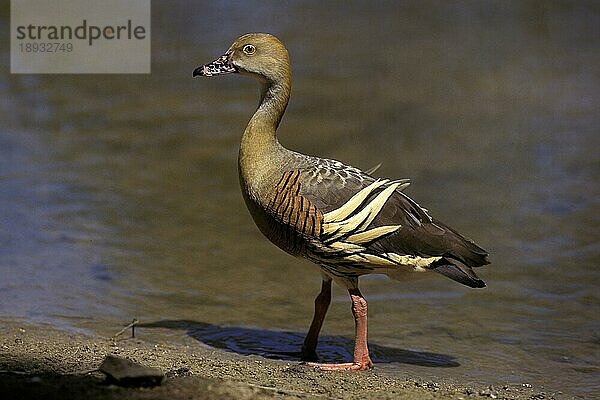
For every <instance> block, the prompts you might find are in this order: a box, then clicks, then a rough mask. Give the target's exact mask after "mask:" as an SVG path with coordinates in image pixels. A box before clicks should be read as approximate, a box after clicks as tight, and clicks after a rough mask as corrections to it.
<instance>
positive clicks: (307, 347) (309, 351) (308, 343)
mask: <svg viewBox="0 0 600 400" xmlns="http://www.w3.org/2000/svg"><path fill="white" fill-rule="evenodd" d="M330 303H331V279H329V280H325V279H324V280H323V283H322V284H321V293H319V295H318V296H317V297H316V298H315V315H314V317H313V320H312V323H311V324H310V328H309V329H308V333H307V334H306V338H305V339H304V344H303V345H302V353H301V358H302V360H304V361H316V360H318V359H319V358H318V357H317V343H318V342H319V332H320V331H321V327H322V326H323V320H324V319H325V314H327V309H328V308H329V304H330Z"/></svg>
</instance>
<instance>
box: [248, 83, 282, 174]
mask: <svg viewBox="0 0 600 400" xmlns="http://www.w3.org/2000/svg"><path fill="white" fill-rule="evenodd" d="M290 89H291V83H290V79H289V77H286V78H284V79H280V80H278V81H277V82H272V81H267V82H264V83H263V87H262V92H261V99H260V105H259V106H258V109H257V110H256V112H255V113H254V115H253V116H252V118H251V119H250V122H249V123H248V126H247V127H246V130H245V131H244V134H243V135H242V140H241V143H240V153H239V166H240V172H241V173H242V175H243V176H242V178H243V179H244V180H245V181H248V180H250V181H251V182H249V183H252V180H258V177H259V176H261V175H264V173H268V171H270V170H272V169H273V167H274V166H275V165H276V163H280V160H278V157H279V156H280V155H281V154H282V153H283V151H284V148H283V147H282V146H281V145H280V144H279V141H278V140H277V127H278V126H279V122H280V121H281V117H282V116H283V113H284V112H285V108H286V107H287V104H288V101H289V98H290Z"/></svg>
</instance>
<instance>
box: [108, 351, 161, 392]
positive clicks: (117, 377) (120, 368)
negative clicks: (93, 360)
mask: <svg viewBox="0 0 600 400" xmlns="http://www.w3.org/2000/svg"><path fill="white" fill-rule="evenodd" d="M100 372H103V373H104V374H105V375H106V380H107V381H108V382H109V383H112V384H115V385H119V386H129V387H140V386H143V387H149V386H158V385H160V384H161V383H162V382H163V379H164V378H165V374H164V373H163V372H162V371H161V370H159V369H156V368H148V367H145V366H143V365H141V364H138V363H135V362H133V361H130V360H127V359H125V358H121V357H116V356H112V355H108V356H106V358H105V359H104V361H103V362H102V364H101V365H100Z"/></svg>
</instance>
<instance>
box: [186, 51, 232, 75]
mask: <svg viewBox="0 0 600 400" xmlns="http://www.w3.org/2000/svg"><path fill="white" fill-rule="evenodd" d="M233 72H238V70H237V68H236V67H235V66H234V65H233V64H232V63H231V53H230V52H227V53H225V54H223V55H222V56H221V57H219V58H217V59H216V60H215V61H213V62H211V63H210V64H206V65H201V66H199V67H198V68H196V69H195V70H194V72H193V73H192V77H194V78H195V77H197V76H213V75H223V74H231V73H233Z"/></svg>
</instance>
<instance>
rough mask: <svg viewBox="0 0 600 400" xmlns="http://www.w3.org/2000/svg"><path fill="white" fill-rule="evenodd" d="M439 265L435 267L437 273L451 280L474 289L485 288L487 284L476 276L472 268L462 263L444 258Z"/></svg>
mask: <svg viewBox="0 0 600 400" xmlns="http://www.w3.org/2000/svg"><path fill="white" fill-rule="evenodd" d="M437 264H438V265H437V266H434V267H433V270H434V271H435V272H439V273H440V274H442V275H445V276H447V277H448V278H450V279H453V280H455V281H457V282H460V283H462V284H463V285H467V286H469V287H472V288H483V287H485V282H484V281H482V280H481V279H479V277H478V276H477V275H475V272H473V270H472V269H471V267H468V266H466V265H465V264H463V263H462V262H460V261H457V260H453V259H447V258H442V259H441V260H440V261H438V263H437ZM440 264H441V265H440Z"/></svg>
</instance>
